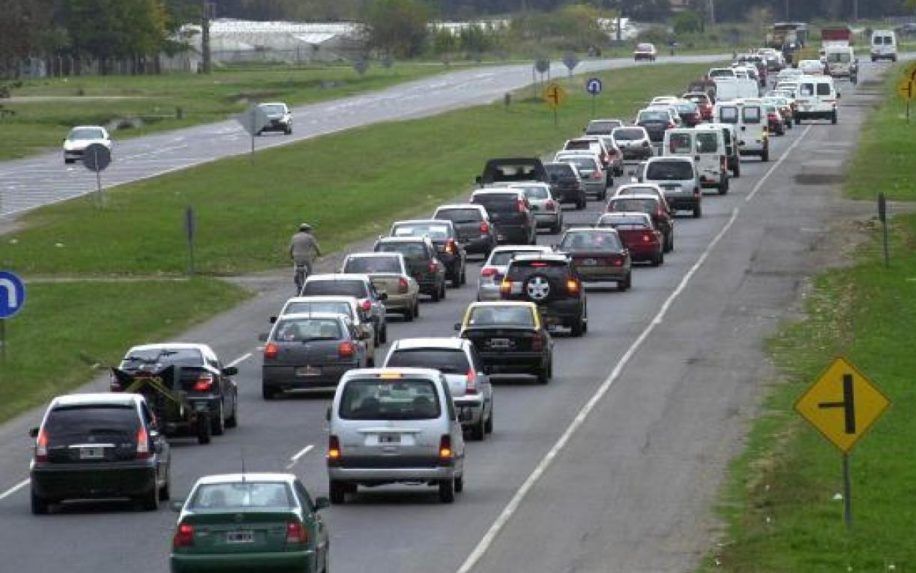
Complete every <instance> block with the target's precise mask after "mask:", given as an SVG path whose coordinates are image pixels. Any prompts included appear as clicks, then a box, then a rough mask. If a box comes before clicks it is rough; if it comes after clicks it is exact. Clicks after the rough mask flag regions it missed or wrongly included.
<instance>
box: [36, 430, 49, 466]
mask: <svg viewBox="0 0 916 573" xmlns="http://www.w3.org/2000/svg"><path fill="white" fill-rule="evenodd" d="M35 461H36V462H46V461H48V431H47V430H45V429H44V428H42V429H41V431H40V432H38V438H37V439H36V440H35Z"/></svg>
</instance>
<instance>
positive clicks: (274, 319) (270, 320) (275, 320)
mask: <svg viewBox="0 0 916 573" xmlns="http://www.w3.org/2000/svg"><path fill="white" fill-rule="evenodd" d="M268 322H270V323H271V324H276V322H277V317H276V316H272V317H270V318H269V319H268Z"/></svg>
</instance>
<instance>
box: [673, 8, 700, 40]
mask: <svg viewBox="0 0 916 573" xmlns="http://www.w3.org/2000/svg"><path fill="white" fill-rule="evenodd" d="M671 24H672V26H673V27H674V33H675V34H677V35H678V36H683V35H685V34H693V33H696V32H702V31H703V17H702V16H700V14H698V13H697V12H694V11H693V10H686V11H684V12H681V13H679V14H678V15H677V16H675V17H674V18H673V19H672V22H671Z"/></svg>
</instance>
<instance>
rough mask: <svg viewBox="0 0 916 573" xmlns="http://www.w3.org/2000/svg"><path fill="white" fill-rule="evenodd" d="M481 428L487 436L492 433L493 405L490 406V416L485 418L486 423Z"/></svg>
mask: <svg viewBox="0 0 916 573" xmlns="http://www.w3.org/2000/svg"><path fill="white" fill-rule="evenodd" d="M483 428H484V430H485V431H486V432H487V433H488V434H492V433H493V405H492V404H490V415H489V416H487V423H486V424H484V426H483Z"/></svg>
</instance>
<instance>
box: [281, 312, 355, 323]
mask: <svg viewBox="0 0 916 573" xmlns="http://www.w3.org/2000/svg"><path fill="white" fill-rule="evenodd" d="M308 318H319V319H333V320H337V321H341V320H348V317H347V316H345V315H343V314H338V313H336V312H292V313H290V314H284V315H283V316H281V317H280V319H279V320H293V319H308Z"/></svg>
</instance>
